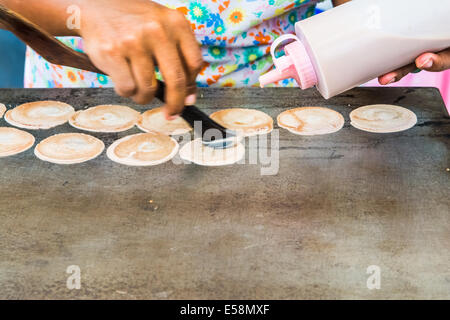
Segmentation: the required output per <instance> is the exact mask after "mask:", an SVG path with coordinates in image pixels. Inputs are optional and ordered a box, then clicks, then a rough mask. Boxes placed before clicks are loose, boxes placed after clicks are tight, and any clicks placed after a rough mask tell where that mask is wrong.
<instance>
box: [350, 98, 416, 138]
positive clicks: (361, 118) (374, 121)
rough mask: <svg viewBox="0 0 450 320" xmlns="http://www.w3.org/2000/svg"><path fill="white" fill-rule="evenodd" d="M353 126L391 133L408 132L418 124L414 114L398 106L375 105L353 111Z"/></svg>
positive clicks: (375, 131)
mask: <svg viewBox="0 0 450 320" xmlns="http://www.w3.org/2000/svg"><path fill="white" fill-rule="evenodd" d="M350 119H351V125H352V126H354V127H355V128H357V129H360V130H363V131H368V132H374V133H390V132H399V131H404V130H407V129H409V128H411V127H414V125H415V124H416V123H417V117H416V115H415V114H414V112H412V111H410V110H408V109H406V108H403V107H398V106H393V105H387V104H374V105H370V106H365V107H361V108H358V109H355V110H353V111H352V112H351V113H350Z"/></svg>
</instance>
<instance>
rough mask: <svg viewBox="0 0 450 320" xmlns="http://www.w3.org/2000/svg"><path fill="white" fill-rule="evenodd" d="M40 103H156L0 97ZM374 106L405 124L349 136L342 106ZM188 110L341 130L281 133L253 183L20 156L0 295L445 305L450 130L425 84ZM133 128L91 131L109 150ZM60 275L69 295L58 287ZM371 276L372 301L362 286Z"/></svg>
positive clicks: (211, 99)
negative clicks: (274, 157) (317, 123)
mask: <svg viewBox="0 0 450 320" xmlns="http://www.w3.org/2000/svg"><path fill="white" fill-rule="evenodd" d="M47 99H54V100H61V101H64V102H67V103H70V104H72V105H73V106H74V107H75V108H76V109H77V110H79V109H84V108H87V107H91V106H94V105H98V104H127V105H130V106H132V107H134V108H136V110H138V111H145V110H147V109H148V108H151V107H155V106H159V103H158V102H156V101H155V102H154V103H153V104H152V105H149V106H137V105H134V104H132V103H130V101H129V100H123V99H121V98H119V97H117V96H116V95H115V94H114V92H113V90H112V89H105V88H99V89H20V90H12V89H11V90H7V89H4V90H0V102H2V103H5V104H6V105H7V106H8V108H11V107H14V106H16V105H18V104H21V103H24V102H29V101H36V100H47ZM376 103H387V104H396V105H401V106H404V107H407V108H409V109H410V110H412V111H414V112H415V113H416V115H417V117H418V124H417V125H416V126H415V127H414V128H412V129H410V130H407V131H404V132H400V133H393V134H373V133H368V132H363V131H360V130H357V129H355V128H353V127H351V126H350V124H349V119H348V115H349V113H350V111H351V110H353V109H354V108H357V107H360V106H362V105H367V104H376ZM197 105H198V106H199V107H200V108H202V109H203V110H205V111H206V112H207V113H212V112H214V111H216V110H219V109H222V108H229V107H241V108H255V109H258V110H261V111H264V112H266V113H268V114H269V115H271V116H272V117H273V118H274V119H275V118H276V115H277V114H278V113H280V112H281V111H283V110H285V109H287V108H292V107H299V106H326V107H331V108H332V109H334V110H336V111H339V112H341V113H342V114H343V115H344V117H345V119H346V125H345V127H344V128H343V129H342V130H341V131H339V132H338V133H336V134H331V135H324V136H315V137H301V136H296V135H293V134H291V133H289V132H288V131H286V130H283V129H280V131H279V138H280V166H279V172H278V174H277V175H265V176H263V175H261V167H262V165H261V164H247V165H242V164H239V165H233V166H227V167H219V168H208V167H200V166H196V165H193V164H191V165H188V164H178V165H175V164H174V163H172V162H168V163H165V164H162V165H159V166H154V167H140V168H135V167H126V166H123V165H120V164H117V163H114V162H111V161H109V160H108V159H107V157H106V155H105V153H103V154H102V155H101V156H100V157H98V158H97V159H95V160H92V161H89V162H87V163H83V164H79V165H71V166H62V165H55V164H51V163H47V162H43V161H40V160H38V159H37V158H35V157H34V155H33V152H32V150H29V151H27V152H25V153H22V154H20V155H17V156H13V157H8V158H3V159H0V174H1V185H0V194H1V197H0V219H1V223H0V298H2V299H6V298H8V299H11V298H15V299H31V298H47V299H52V298H59V299H85V298H94V299H97V298H98V299H99V298H106V299H141V298H146V299H166V298H168V299H206V298H208V299H256V298H260V299H299V298H303V299H316V298H332V299H340V298H350V299H352V298H361V299H379V298H389V299H390V298H425V299H428V298H446V299H448V298H450V268H449V261H450V251H449V250H448V248H449V243H450V200H449V194H450V192H449V191H450V172H448V171H447V168H449V167H450V159H449V146H450V139H449V138H450V120H449V119H448V118H445V117H444V104H443V101H442V98H441V97H440V95H439V92H438V90H437V89H432V88H357V89H354V90H351V91H349V92H347V93H345V94H342V95H340V96H338V97H335V98H333V99H330V100H323V99H322V98H321V97H320V96H319V94H318V93H317V92H315V91H314V90H307V91H300V90H298V89H295V88H279V89H275V88H266V89H250V88H248V89H221V88H216V89H213V88H208V89H200V93H199V99H198V104H197ZM0 125H1V126H9V125H8V124H6V123H5V121H4V120H3V119H1V120H0ZM275 128H276V129H278V127H277V126H275ZM62 132H78V130H76V129H74V128H72V127H70V126H69V125H68V124H66V125H63V126H59V127H57V128H54V129H50V130H42V131H33V132H32V133H33V134H34V135H35V137H36V142H37V143H38V142H39V141H41V140H42V139H44V138H46V137H48V136H50V135H53V134H56V133H62ZM136 132H139V131H138V129H131V130H129V131H127V132H124V133H118V134H102V133H99V134H93V135H94V136H96V137H98V138H100V139H102V140H103V141H104V142H105V144H106V146H109V145H110V144H111V143H112V142H113V141H114V140H116V139H119V138H121V137H123V136H126V135H129V134H132V133H136ZM268 148H269V149H270V140H269V144H268ZM71 265H76V266H79V267H80V269H81V289H80V290H69V289H68V288H67V287H66V281H67V278H68V277H69V276H70V274H67V273H66V269H67V267H69V266H71ZM371 265H376V266H379V267H380V270H381V289H379V290H376V289H374V290H369V289H368V288H367V286H366V281H367V278H368V277H369V274H367V273H366V271H367V268H368V267H369V266H371Z"/></svg>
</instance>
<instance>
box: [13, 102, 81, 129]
mask: <svg viewBox="0 0 450 320" xmlns="http://www.w3.org/2000/svg"><path fill="white" fill-rule="evenodd" d="M74 112H75V110H74V108H73V107H72V106H71V105H69V104H67V103H63V102H59V101H36V102H29V103H25V104H22V105H20V106H17V107H16V108H14V109H11V110H9V111H8V112H6V115H5V120H6V121H7V122H8V123H9V124H11V125H13V126H16V127H19V128H24V129H30V130H37V129H50V128H53V127H56V126H59V125H61V124H64V123H66V122H67V121H68V120H69V118H70V117H71V116H72V115H73V113H74Z"/></svg>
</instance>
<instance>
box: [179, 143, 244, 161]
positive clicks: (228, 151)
mask: <svg viewBox="0 0 450 320" xmlns="http://www.w3.org/2000/svg"><path fill="white" fill-rule="evenodd" d="M244 155H245V148H244V146H243V145H242V144H241V143H237V144H236V145H234V146H232V147H228V148H224V149H217V148H212V147H208V146H206V145H204V144H203V142H202V140H201V138H198V139H195V140H193V141H190V142H188V143H186V144H185V145H184V146H183V147H182V148H181V149H180V157H181V159H183V160H186V161H189V162H193V163H195V164H198V165H200V166H225V165H230V164H233V163H236V162H239V161H240V160H241V159H242V158H243V157H244Z"/></svg>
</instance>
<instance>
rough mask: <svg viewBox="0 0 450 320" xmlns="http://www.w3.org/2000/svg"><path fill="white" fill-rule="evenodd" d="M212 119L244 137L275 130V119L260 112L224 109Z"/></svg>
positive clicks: (212, 116) (212, 115) (215, 113)
mask: <svg viewBox="0 0 450 320" xmlns="http://www.w3.org/2000/svg"><path fill="white" fill-rule="evenodd" d="M210 117H211V119H213V120H214V121H216V122H217V123H219V124H220V125H222V126H223V127H225V128H227V129H230V130H235V131H237V132H239V133H241V134H242V135H244V136H253V135H257V134H266V133H269V132H271V131H272V130H273V119H272V118H271V117H270V116H269V115H267V114H266V113H264V112H262V111H259V110H254V109H242V108H233V109H224V110H219V111H216V112H214V113H213V114H211V116H210Z"/></svg>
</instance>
